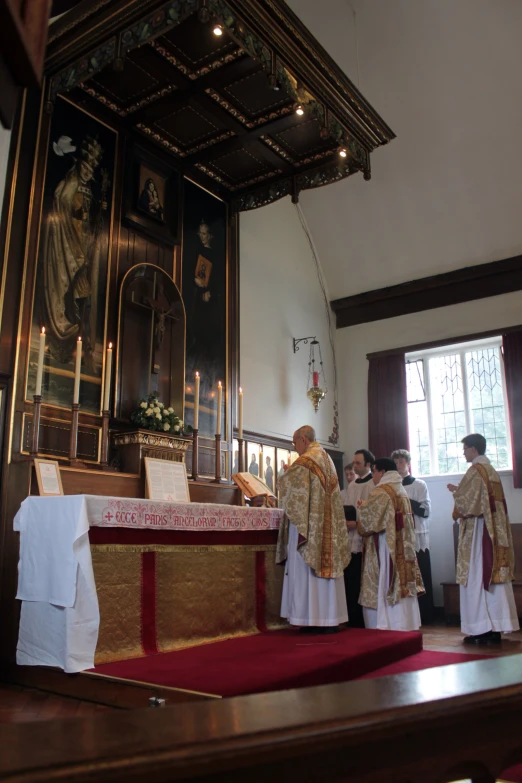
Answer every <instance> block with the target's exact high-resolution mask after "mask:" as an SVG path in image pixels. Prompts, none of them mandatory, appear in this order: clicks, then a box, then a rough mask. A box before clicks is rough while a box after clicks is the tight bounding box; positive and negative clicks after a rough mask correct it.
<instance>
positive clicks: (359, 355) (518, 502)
mask: <svg viewBox="0 0 522 783" xmlns="http://www.w3.org/2000/svg"><path fill="white" fill-rule="evenodd" d="M520 323H522V292H520V291H518V292H515V293H512V294H505V295H503V296H494V297H491V298H489V299H481V300H478V301H475V302H465V303H463V304H459V305H451V306H450V307H441V308H438V309H436V310H428V311H426V312H423V313H412V314H410V315H404V316H400V317H398V318H389V319H387V320H383V321H375V322H373V323H368V324H360V325H359V326H353V327H350V328H348V329H340V330H339V331H338V332H337V333H336V342H337V356H338V360H339V366H340V395H339V399H340V414H341V446H342V448H344V449H345V452H346V454H347V455H350V454H351V453H353V451H354V450H355V449H357V448H365V447H366V445H367V442H368V400H367V389H368V361H367V359H366V354H368V353H373V352H376V351H384V350H388V349H391V348H400V347H403V346H404V347H406V346H410V345H416V344H421V343H423V342H432V341H435V340H444V339H446V338H448V339H451V338H453V337H460V336H465V335H470V334H473V333H476V332H486V331H490V330H494V329H497V328H498V329H499V333H500V331H501V329H502V328H503V327H508V326H517V325H519V324H520ZM397 448H401V444H399V443H398V444H397ZM376 456H385V455H376ZM456 478H457V479H458V477H456ZM451 480H452V478H451V476H444V477H433V478H428V479H426V482H427V484H428V487H429V491H430V495H431V500H432V506H433V510H432V516H431V525H430V535H431V561H432V570H433V586H434V593H435V602H436V604H437V605H442V590H441V588H440V587H439V584H440V582H443V581H448V580H453V579H454V577H455V569H454V557H453V539H452V522H451V511H452V503H451V496H450V493H449V492H448V491H447V489H446V484H447V483H448V482H450V481H451ZM502 480H503V484H504V489H505V492H506V498H507V502H508V509H509V513H510V517H511V520H512V522H519V523H522V490H520V489H514V488H513V479H512V475H511V473H510V472H509V471H504V472H503V479H502ZM453 483H456V482H455V481H454V482H453Z"/></svg>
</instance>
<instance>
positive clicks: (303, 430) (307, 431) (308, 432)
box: [293, 424, 315, 456]
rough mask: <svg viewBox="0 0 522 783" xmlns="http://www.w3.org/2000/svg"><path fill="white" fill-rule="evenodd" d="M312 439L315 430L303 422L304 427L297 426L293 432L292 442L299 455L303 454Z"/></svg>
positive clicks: (313, 439) (313, 438)
mask: <svg viewBox="0 0 522 783" xmlns="http://www.w3.org/2000/svg"><path fill="white" fill-rule="evenodd" d="M314 441H315V430H314V428H313V427H309V426H308V425H307V424H305V426H304V427H299V429H298V430H296V431H295V432H294V437H293V444H294V448H295V450H296V451H297V453H298V454H299V456H301V454H304V453H305V451H306V449H307V448H308V446H309V445H310V443H313V442H314Z"/></svg>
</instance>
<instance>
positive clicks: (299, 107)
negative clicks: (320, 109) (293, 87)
mask: <svg viewBox="0 0 522 783" xmlns="http://www.w3.org/2000/svg"><path fill="white" fill-rule="evenodd" d="M295 113H296V114H298V115H299V116H300V117H302V116H303V114H304V109H303V106H302V104H300V103H297V104H296V106H295Z"/></svg>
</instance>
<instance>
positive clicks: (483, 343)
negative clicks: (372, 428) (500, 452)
mask: <svg viewBox="0 0 522 783" xmlns="http://www.w3.org/2000/svg"><path fill="white" fill-rule="evenodd" d="M487 348H498V350H499V353H500V376H501V380H502V397H503V400H504V412H505V416H506V447H507V452H508V461H509V465H508V467H506V468H500V470H499V472H501V473H502V472H510V471H511V472H512V471H513V465H512V450H511V426H510V417H509V406H508V400H507V392H506V376H505V368H504V361H503V357H502V335H496V336H493V337H487V338H483V339H478V340H466V341H463V342H458V343H457V342H456V343H453V344H449V345H440V346H437V347H434V348H427V349H424V350H416V351H409V352H406V353H405V355H404V359H405V363H406V364H408V363H409V362H418V361H421V362H422V372H423V378H424V390H425V399H426V407H427V415H428V433H429V452H430V470H433V468H434V467H436V468H437V471H438V467H439V461H438V456H437V444H436V438H435V426H434V416H433V403H432V391H431V378H430V372H429V364H428V363H429V360H430V359H432V358H435V357H442V356H454V355H456V354H458V355H459V356H460V363H461V365H460V366H461V368H462V394H463V397H464V415H465V419H466V429H467V432H468V433H470V432H471V427H472V425H471V404H470V403H471V401H470V394H469V383H468V372H467V365H466V362H465V355H466V353H471V352H472V351H478V350H484V349H487ZM407 405H408V406H409V405H410V402H407ZM408 434H409V414H408ZM421 475H422V477H423V478H426V477H438V476H440V477H444V476H451V475H459V474H454V473H440V472H435V473H433V472H431V473H424V474H420V473H419V477H420V476H421Z"/></svg>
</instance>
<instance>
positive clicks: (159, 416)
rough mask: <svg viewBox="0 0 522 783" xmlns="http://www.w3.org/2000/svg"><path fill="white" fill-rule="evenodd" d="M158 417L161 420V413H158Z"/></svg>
mask: <svg viewBox="0 0 522 783" xmlns="http://www.w3.org/2000/svg"><path fill="white" fill-rule="evenodd" d="M156 418H157V419H159V420H160V421H161V413H156Z"/></svg>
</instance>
